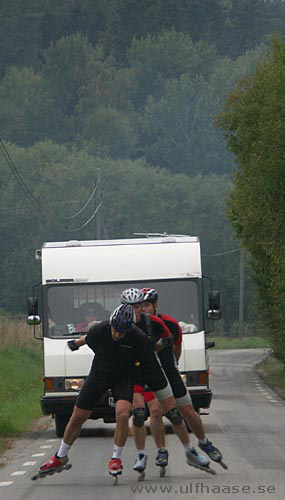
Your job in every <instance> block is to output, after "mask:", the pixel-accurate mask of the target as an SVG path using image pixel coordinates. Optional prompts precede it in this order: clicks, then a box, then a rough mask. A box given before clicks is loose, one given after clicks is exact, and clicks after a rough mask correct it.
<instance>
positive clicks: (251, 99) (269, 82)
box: [218, 39, 285, 362]
mask: <svg viewBox="0 0 285 500" xmlns="http://www.w3.org/2000/svg"><path fill="white" fill-rule="evenodd" d="M284 81H285V46H284V44H282V43H281V42H280V41H279V40H278V39H275V41H274V44H273V52H272V54H270V53H268V54H267V56H266V58H265V59H264V61H263V62H262V63H260V64H259V65H258V66H257V69H256V72H255V74H254V75H253V76H252V77H251V78H248V79H246V80H244V81H243V82H242V83H240V85H239V86H238V87H237V88H236V90H235V91H233V92H232V93H231V94H230V95H229V97H228V100H227V107H226V111H225V113H224V114H222V115H221V116H220V118H219V120H218V123H219V124H220V125H221V126H222V127H223V129H224V131H225V134H226V136H227V138H228V143H229V146H230V148H231V150H232V151H233V153H234V154H235V155H236V157H237V165H238V168H237V170H236V174H235V182H234V189H233V191H232V193H231V196H230V201H229V215H230V219H231V221H232V224H233V227H234V229H235V232H236V234H237V237H239V238H240V239H241V240H242V242H243V244H244V246H245V248H247V249H248V251H249V252H250V254H251V258H252V268H253V277H254V281H255V284H256V288H257V292H258V304H259V307H260V310H261V313H262V315H263V318H264V321H265V323H266V324H267V326H268V328H269V329H270V333H271V336H272V339H273V344H274V349H275V352H276V355H277V356H279V357H280V358H281V359H283V361H284V362H285V327H284V324H285V317H284V296H285V250H284V249H285V232H284V217H285V205H284V199H285V184H284V160H285V144H284V137H285V123H284V110H285V100H284V90H285V87H284Z"/></svg>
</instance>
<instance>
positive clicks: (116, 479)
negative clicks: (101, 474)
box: [112, 474, 118, 486]
mask: <svg viewBox="0 0 285 500" xmlns="http://www.w3.org/2000/svg"><path fill="white" fill-rule="evenodd" d="M112 481H113V486H116V484H117V483H118V475H117V474H113V475H112Z"/></svg>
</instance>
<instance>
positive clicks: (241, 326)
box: [239, 247, 244, 339]
mask: <svg viewBox="0 0 285 500" xmlns="http://www.w3.org/2000/svg"><path fill="white" fill-rule="evenodd" d="M243 305H244V249H243V248H242V247H241V248H240V268H239V338H240V339H243V336H244V318H243Z"/></svg>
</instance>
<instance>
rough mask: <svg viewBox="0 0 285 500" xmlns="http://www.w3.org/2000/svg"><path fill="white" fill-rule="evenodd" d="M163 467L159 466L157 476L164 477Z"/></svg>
mask: <svg viewBox="0 0 285 500" xmlns="http://www.w3.org/2000/svg"><path fill="white" fill-rule="evenodd" d="M165 472H166V471H165V467H160V471H159V477H164V476H165Z"/></svg>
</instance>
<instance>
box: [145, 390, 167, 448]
mask: <svg viewBox="0 0 285 500" xmlns="http://www.w3.org/2000/svg"><path fill="white" fill-rule="evenodd" d="M147 405H148V408H149V413H150V430H151V434H152V437H153V439H154V442H155V444H156V446H157V448H165V431H164V424H163V420H162V415H163V411H162V408H161V406H160V404H159V401H158V400H157V399H152V400H151V401H149V402H148V404H147Z"/></svg>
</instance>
